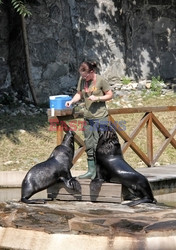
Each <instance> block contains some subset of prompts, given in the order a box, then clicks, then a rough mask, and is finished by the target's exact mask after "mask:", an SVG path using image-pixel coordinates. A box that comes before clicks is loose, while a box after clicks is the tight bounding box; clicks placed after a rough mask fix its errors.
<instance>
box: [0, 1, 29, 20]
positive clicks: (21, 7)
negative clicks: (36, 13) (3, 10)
mask: <svg viewBox="0 0 176 250" xmlns="http://www.w3.org/2000/svg"><path fill="white" fill-rule="evenodd" d="M10 2H11V4H12V6H13V8H14V9H15V10H16V12H17V13H19V14H20V15H23V16H24V17H25V16H30V15H31V12H30V11H29V10H28V9H27V8H26V6H25V4H24V1H22V0H10ZM2 3H3V0H0V4H2Z"/></svg>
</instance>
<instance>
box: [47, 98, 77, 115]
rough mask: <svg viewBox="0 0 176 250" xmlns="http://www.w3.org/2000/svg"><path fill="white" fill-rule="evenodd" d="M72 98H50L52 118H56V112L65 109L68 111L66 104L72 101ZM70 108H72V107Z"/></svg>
mask: <svg viewBox="0 0 176 250" xmlns="http://www.w3.org/2000/svg"><path fill="white" fill-rule="evenodd" d="M71 99H72V98H71V97H70V96H69V95H55V96H50V97H49V101H50V109H51V116H54V110H55V109H57V110H63V109H68V108H67V107H66V106H65V103H66V102H67V101H70V100H71ZM69 108H72V107H71V106H70V107H69Z"/></svg>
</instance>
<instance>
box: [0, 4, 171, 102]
mask: <svg viewBox="0 0 176 250" xmlns="http://www.w3.org/2000/svg"><path fill="white" fill-rule="evenodd" d="M28 8H29V9H30V11H31V12H32V16H31V17H28V18H26V19H25V24H26V29H27V37H28V46H29V54H30V60H29V61H28V63H29V66H30V71H31V78H32V82H33V85H34V91H35V93H36V97H37V100H38V101H39V102H46V101H48V96H49V95H57V94H70V95H73V94H74V93H75V91H76V84H77V80H78V77H79V76H78V66H79V64H80V62H81V61H82V60H84V59H93V60H96V61H98V62H99V66H100V73H101V74H103V75H104V77H105V78H106V79H107V80H108V81H109V82H110V83H111V84H112V85H114V84H115V83H118V82H119V81H120V79H122V78H123V77H125V76H126V77H130V78H131V79H135V80H137V81H139V80H141V79H151V77H152V76H161V78H163V79H174V78H176V1H175V0H167V1H166V0H134V1H131V0H123V1H122V0H108V1H107V0H96V1H95V0H45V1H42V0H35V1H32V2H30V3H29V4H28ZM4 15H5V14H4V13H3V15H2V13H1V12H0V17H1V18H5V17H4ZM5 20H6V19H5ZM2 28H4V26H2V24H1V26H0V29H2ZM3 33H4V35H5V36H8V34H7V26H6V31H5V30H4V29H3ZM19 34H20V33H19ZM19 37H20V36H18V38H19ZM20 39H21V38H20ZM20 39H19V41H21V40H20ZM2 40H3V39H2V37H1V35H0V44H1V43H2ZM5 45H7V41H5V40H4V46H5ZM17 47H18V46H17V44H16V43H15V44H14V45H13V43H11V52H10V56H11V57H10V58H13V57H14V58H17V59H18V60H17V59H15V61H18V69H14V68H12V67H11V77H12V79H13V80H12V83H13V84H12V85H13V86H14V88H15V89H16V90H17V91H19V89H26V90H27V91H26V92H25V93H28V96H29V97H30V95H29V92H30V91H29V88H28V79H27V77H26V76H27V72H26V69H25V67H24V65H25V62H24V58H23V56H22V54H20V51H22V53H23V54H24V50H22V49H23V48H24V46H23V42H22V41H21V42H19V48H17ZM4 51H5V49H4V50H3V53H5V52H4ZM12 51H13V52H12ZM17 55H18V56H17ZM19 55H20V57H21V60H19V59H20V58H19ZM5 56H6V57H5ZM1 58H4V59H3V60H5V61H3V60H1ZM7 58H8V53H6V55H4V54H2V52H1V51H0V66H1V65H2V61H3V63H4V62H7V60H8V59H7ZM6 59H7V60H6ZM20 61H21V66H20V65H19V63H20ZM8 67H10V64H8V63H6V73H5V74H4V77H3V78H2V69H0V75H1V76H0V87H1V88H2V87H4V86H5V82H6V85H7V80H6V79H8V84H9V83H10V75H9V71H8ZM19 68H20V71H19ZM21 71H22V72H23V74H22V75H21V74H20V72H21ZM15 72H18V73H15ZM20 82H21V85H20ZM20 86H22V88H21V87H20Z"/></svg>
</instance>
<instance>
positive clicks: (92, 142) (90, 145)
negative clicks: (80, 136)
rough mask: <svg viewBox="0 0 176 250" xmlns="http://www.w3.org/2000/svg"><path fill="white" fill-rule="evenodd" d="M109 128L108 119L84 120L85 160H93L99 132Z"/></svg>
mask: <svg viewBox="0 0 176 250" xmlns="http://www.w3.org/2000/svg"><path fill="white" fill-rule="evenodd" d="M107 126H109V122H108V117H104V118H101V119H91V120H90V119H89V120H88V119H85V122H84V129H83V133H84V142H85V146H86V153H87V158H88V159H89V160H93V159H94V158H95V151H96V147H97V143H98V139H99V133H98V131H99V130H103V129H106V128H107Z"/></svg>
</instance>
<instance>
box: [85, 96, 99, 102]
mask: <svg viewBox="0 0 176 250" xmlns="http://www.w3.org/2000/svg"><path fill="white" fill-rule="evenodd" d="M99 98H100V97H99V96H95V95H91V96H89V98H88V99H89V100H90V101H93V102H96V101H98V100H99Z"/></svg>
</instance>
